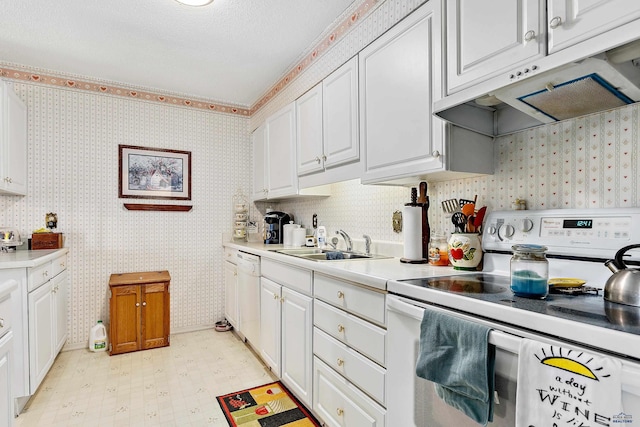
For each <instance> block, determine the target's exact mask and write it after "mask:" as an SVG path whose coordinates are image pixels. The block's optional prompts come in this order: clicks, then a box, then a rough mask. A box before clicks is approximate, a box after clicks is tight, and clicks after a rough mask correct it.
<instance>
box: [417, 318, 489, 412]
mask: <svg viewBox="0 0 640 427" xmlns="http://www.w3.org/2000/svg"><path fill="white" fill-rule="evenodd" d="M490 331H491V329H490V328H488V327H486V326H483V325H480V324H477V323H473V322H469V321H467V320H464V319H460V318H458V317H454V316H450V315H448V314H443V313H439V312H436V311H433V310H429V309H425V310H424V315H423V317H422V323H421V325H420V353H419V355H418V361H417V363H416V375H418V376H419V377H421V378H424V379H426V380H429V381H432V382H434V383H435V388H436V392H437V393H438V396H440V398H441V399H442V400H444V401H445V402H446V403H447V404H448V405H450V406H453V407H454V408H456V409H458V410H460V411H462V412H463V413H464V414H466V415H467V416H468V417H469V418H471V419H473V420H474V421H476V422H477V423H479V424H482V425H486V424H487V423H488V422H489V421H492V420H493V393H494V385H495V383H494V381H495V369H494V367H495V347H494V346H493V345H489V332H490Z"/></svg>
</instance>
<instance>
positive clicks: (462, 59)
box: [446, 0, 546, 94]
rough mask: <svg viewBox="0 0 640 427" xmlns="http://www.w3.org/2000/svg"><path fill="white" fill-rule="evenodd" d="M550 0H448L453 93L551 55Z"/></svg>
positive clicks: (449, 76)
mask: <svg viewBox="0 0 640 427" xmlns="http://www.w3.org/2000/svg"><path fill="white" fill-rule="evenodd" d="M545 7H546V0H515V1H514V0H480V1H479V0H447V3H446V34H447V39H446V40H447V93H448V94H451V93H453V92H456V91H457V90H459V89H462V88H464V87H468V86H470V85H471V84H472V83H476V82H478V81H482V80H486V79H487V78H489V77H491V76H494V75H496V74H498V73H500V72H503V71H505V70H507V69H508V68H510V67H512V66H515V65H516V64H520V63H522V62H524V61H527V60H530V59H532V58H536V57H541V56H544V55H545V53H546V52H545V44H546V34H545V32H546V25H545V21H544V11H545Z"/></svg>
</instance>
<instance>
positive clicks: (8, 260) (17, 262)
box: [0, 248, 69, 270]
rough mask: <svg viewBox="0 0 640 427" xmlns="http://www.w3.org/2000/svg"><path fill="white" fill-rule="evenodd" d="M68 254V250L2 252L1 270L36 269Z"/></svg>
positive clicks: (0, 256) (0, 253) (0, 255)
mask: <svg viewBox="0 0 640 427" xmlns="http://www.w3.org/2000/svg"><path fill="white" fill-rule="evenodd" d="M67 252H69V249H67V248H62V249H39V250H36V251H28V250H17V251H13V252H0V270H1V269H8V268H25V267H36V266H38V265H41V264H44V263H45V262H47V261H51V260H52V259H55V258H57V257H58V256H59V255H60V254H66V253H67Z"/></svg>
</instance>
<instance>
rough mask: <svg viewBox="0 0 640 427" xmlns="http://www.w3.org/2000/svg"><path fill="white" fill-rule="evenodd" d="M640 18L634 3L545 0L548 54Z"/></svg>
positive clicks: (622, 0) (634, 0)
mask: <svg viewBox="0 0 640 427" xmlns="http://www.w3.org/2000/svg"><path fill="white" fill-rule="evenodd" d="M638 18H640V2H639V1H638V0H549V1H548V5H547V24H548V26H549V53H553V52H557V51H559V50H561V49H564V48H566V47H569V46H572V45H574V44H576V43H579V42H582V41H584V40H587V39H589V38H591V37H595V36H597V35H599V34H602V33H604V32H606V31H609V30H611V29H613V28H616V27H618V26H620V25H623V24H626V23H628V22H631V21H633V20H635V19H638Z"/></svg>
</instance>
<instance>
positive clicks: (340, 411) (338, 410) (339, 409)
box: [336, 408, 344, 417]
mask: <svg viewBox="0 0 640 427" xmlns="http://www.w3.org/2000/svg"><path fill="white" fill-rule="evenodd" d="M336 414H338V416H339V417H341V416H342V414H344V409H342V408H336Z"/></svg>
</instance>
